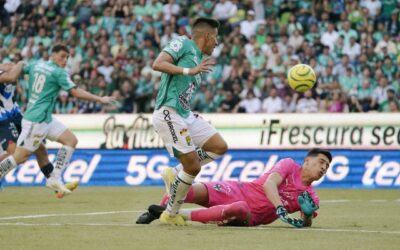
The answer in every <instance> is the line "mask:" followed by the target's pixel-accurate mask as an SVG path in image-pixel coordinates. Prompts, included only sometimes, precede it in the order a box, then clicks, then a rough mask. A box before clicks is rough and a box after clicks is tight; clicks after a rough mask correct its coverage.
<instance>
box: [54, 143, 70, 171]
mask: <svg viewBox="0 0 400 250" xmlns="http://www.w3.org/2000/svg"><path fill="white" fill-rule="evenodd" d="M74 151H75V149H74V148H73V147H70V146H66V145H63V146H62V147H61V148H60V149H59V150H58V153H57V158H56V164H55V165H54V170H53V172H52V173H51V176H55V177H59V176H60V175H61V173H62V171H63V170H64V169H65V167H66V166H67V165H68V164H69V160H70V159H71V157H72V154H73V153H74Z"/></svg>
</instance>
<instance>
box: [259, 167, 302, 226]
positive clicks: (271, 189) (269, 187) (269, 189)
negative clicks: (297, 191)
mask: <svg viewBox="0 0 400 250" xmlns="http://www.w3.org/2000/svg"><path fill="white" fill-rule="evenodd" d="M282 181H283V178H282V177H281V175H280V174H278V173H272V174H270V175H269V176H268V179H267V180H266V181H265V182H264V185H263V187H264V192H265V194H266V196H267V198H268V199H269V201H271V203H272V204H274V206H275V208H276V214H277V215H278V216H279V219H280V220H281V221H283V222H285V223H288V224H290V225H292V226H294V227H299V228H300V227H303V226H304V225H303V221H302V220H301V219H298V218H294V217H292V216H291V215H289V214H288V212H287V211H286V209H285V208H284V206H283V204H282V201H281V198H280V197H279V192H278V186H279V185H280V184H281V183H282Z"/></svg>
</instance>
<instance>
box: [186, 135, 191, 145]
mask: <svg viewBox="0 0 400 250" xmlns="http://www.w3.org/2000/svg"><path fill="white" fill-rule="evenodd" d="M185 139H186V143H187V145H188V146H191V145H192V138H190V136H189V135H188V136H186V138H185Z"/></svg>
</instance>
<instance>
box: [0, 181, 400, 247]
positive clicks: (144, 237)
mask: <svg viewBox="0 0 400 250" xmlns="http://www.w3.org/2000/svg"><path fill="white" fill-rule="evenodd" d="M162 192H163V189H162V188H161V187H131V188H120V187H117V188H116V187H104V188H103V187H102V188H100V187H96V188H85V187H80V188H78V189H77V190H76V191H75V192H74V194H73V195H70V196H67V197H65V198H64V199H61V200H58V199H56V198H55V195H54V194H53V193H52V192H51V191H50V190H48V189H45V188H18V187H8V188H6V189H5V190H3V191H2V192H0V249H398V246H399V245H400V216H399V211H400V192H399V191H398V190H351V189H344V190H340V189H321V190H319V191H318V193H319V195H320V198H321V200H322V202H321V208H320V210H319V216H318V218H316V219H315V220H314V224H313V227H312V228H310V229H294V228H291V227H289V226H288V225H285V224H283V223H281V222H280V221H279V220H278V221H276V222H275V223H273V224H271V225H266V226H259V227H254V228H231V227H218V226H216V225H203V224H198V223H193V224H192V225H190V226H186V227H175V226H167V225H161V224H159V223H158V221H155V222H153V224H151V225H136V224H135V220H136V218H137V216H138V215H139V214H140V212H141V211H143V210H144V209H145V208H146V207H147V206H148V205H149V204H151V203H156V202H157V201H158V200H159V197H160V196H161V194H162ZM21 216H26V217H25V218H23V217H21Z"/></svg>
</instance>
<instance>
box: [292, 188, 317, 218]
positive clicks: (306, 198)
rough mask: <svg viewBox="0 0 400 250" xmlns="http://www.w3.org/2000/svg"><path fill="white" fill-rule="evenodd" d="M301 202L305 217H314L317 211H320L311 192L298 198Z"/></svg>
mask: <svg viewBox="0 0 400 250" xmlns="http://www.w3.org/2000/svg"><path fill="white" fill-rule="evenodd" d="M297 200H298V201H299V205H300V209H301V211H303V213H304V215H305V216H307V217H309V216H312V215H313V213H314V212H315V211H317V210H318V208H319V206H318V205H317V204H315V203H314V201H313V199H312V198H311V195H310V193H309V192H307V191H304V192H303V193H301V194H300V195H299V197H297Z"/></svg>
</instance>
